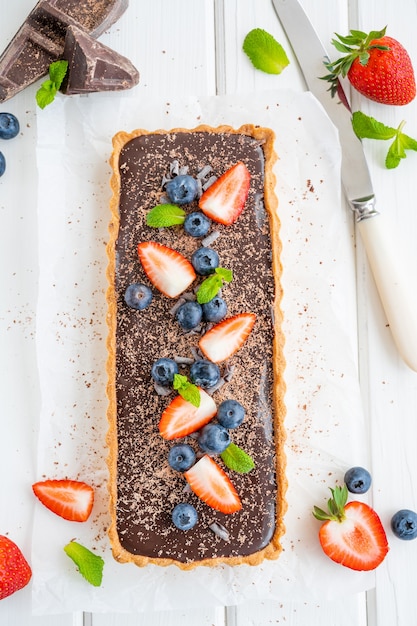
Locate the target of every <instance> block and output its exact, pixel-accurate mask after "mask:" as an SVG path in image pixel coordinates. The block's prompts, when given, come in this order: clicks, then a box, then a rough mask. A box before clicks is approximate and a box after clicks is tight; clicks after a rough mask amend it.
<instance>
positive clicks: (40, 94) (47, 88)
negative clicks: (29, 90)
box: [36, 80, 57, 109]
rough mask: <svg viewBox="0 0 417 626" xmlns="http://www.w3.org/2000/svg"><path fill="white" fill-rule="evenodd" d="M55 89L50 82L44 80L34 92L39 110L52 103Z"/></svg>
mask: <svg viewBox="0 0 417 626" xmlns="http://www.w3.org/2000/svg"><path fill="white" fill-rule="evenodd" d="M56 92H57V89H56V87H55V85H54V83H53V82H52V81H51V80H46V81H45V82H44V83H42V85H41V86H40V88H39V89H38V91H37V92H36V102H37V104H38V106H39V107H40V108H41V109H44V108H45V107H46V106H47V105H48V104H51V102H53V101H54V99H55V96H56Z"/></svg>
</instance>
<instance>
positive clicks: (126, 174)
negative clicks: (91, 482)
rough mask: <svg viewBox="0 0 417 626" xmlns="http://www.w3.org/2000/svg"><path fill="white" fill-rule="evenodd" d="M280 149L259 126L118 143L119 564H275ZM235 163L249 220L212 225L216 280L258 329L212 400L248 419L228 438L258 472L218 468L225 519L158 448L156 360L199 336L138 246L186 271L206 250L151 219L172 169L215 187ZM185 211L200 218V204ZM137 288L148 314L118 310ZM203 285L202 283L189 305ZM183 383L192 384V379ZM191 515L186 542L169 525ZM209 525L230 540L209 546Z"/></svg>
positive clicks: (110, 367) (279, 520) (189, 349)
mask: <svg viewBox="0 0 417 626" xmlns="http://www.w3.org/2000/svg"><path fill="white" fill-rule="evenodd" d="M274 141H275V137H274V133H273V131H271V130H269V129H266V128H260V127H255V126H252V125H246V126H242V127H241V128H239V129H233V128H231V127H229V126H221V127H217V128H211V127H207V126H200V127H198V128H194V129H192V130H188V129H174V130H170V131H162V130H158V131H154V132H149V131H144V130H137V131H134V132H132V133H125V132H120V133H118V134H117V135H116V136H115V137H114V138H113V153H112V156H111V166H112V178H111V188H112V199H111V221H110V226H109V230H110V240H109V244H108V247H107V252H108V258H109V265H108V272H107V275H108V281H109V288H108V292H107V301H108V327H109V335H108V355H109V356H108V364H107V371H108V388H107V394H108V400H109V405H108V420H109V431H108V435H107V443H108V447H109V455H108V467H109V473H110V478H109V492H110V513H111V526H110V529H109V537H110V541H111V546H112V551H113V555H114V557H115V559H116V560H118V561H120V562H133V563H135V564H137V565H139V566H143V565H147V564H149V563H153V564H159V565H164V566H165V565H171V564H176V565H178V566H179V567H180V568H182V569H191V568H193V567H195V566H197V565H210V566H213V565H216V564H219V563H227V564H229V565H238V564H241V563H247V564H250V565H256V564H259V563H260V562H261V561H262V560H263V559H264V558H267V559H274V558H277V557H278V556H279V554H280V551H281V545H280V540H281V537H282V535H283V533H284V523H283V517H284V513H285V509H286V503H285V491H286V478H285V457H284V452H283V446H284V438H285V432H284V425H283V421H284V414H285V405H284V393H285V384H284V378H283V372H284V357H283V344H284V339H283V335H282V329H281V326H282V313H281V309H280V301H281V296H282V290H281V284H280V277H281V269H282V268H281V262H280V248H281V244H280V239H279V226H280V223H279V218H278V214H277V205H278V201H277V198H276V196H275V192H274V186H275V175H274V174H273V171H272V167H273V165H274V163H275V161H276V158H277V157H276V154H275V151H274ZM240 161H241V162H243V163H244V164H245V165H246V167H247V168H248V170H249V172H250V187H249V192H248V196H247V199H246V203H245V207H244V209H243V211H242V213H241V214H240V216H239V217H238V219H237V220H236V221H235V223H234V224H231V225H227V226H225V225H223V224H217V223H215V222H213V223H212V225H211V231H210V234H213V232H214V233H215V235H217V238H216V239H215V240H214V241H213V243H211V244H210V245H211V247H212V248H214V249H215V250H216V251H217V253H218V255H219V257H220V266H221V267H224V268H228V269H230V270H232V271H233V280H232V282H230V283H229V284H228V285H226V286H224V288H223V292H222V297H223V298H224V299H225V300H226V301H227V305H228V316H233V315H237V314H239V313H241V312H251V313H254V314H255V315H256V322H255V325H254V328H253V330H252V332H251V334H250V336H249V338H248V339H247V341H246V342H245V344H244V345H243V347H242V348H241V349H240V350H239V351H238V352H237V353H236V354H234V355H233V356H232V357H231V358H230V359H229V360H228V361H227V362H226V363H222V364H220V367H221V369H222V374H224V373H225V372H226V369H227V371H228V372H230V370H232V371H233V376H232V377H230V376H226V378H228V380H227V381H226V382H225V384H223V386H221V387H220V388H219V389H218V390H216V391H215V392H214V393H213V394H212V398H213V400H214V401H215V403H216V405H217V406H218V404H219V403H221V402H222V401H223V400H225V399H230V398H233V399H235V400H237V401H238V402H240V403H241V404H242V405H243V406H244V407H245V409H246V416H245V420H244V421H243V423H242V424H241V425H240V426H239V427H238V428H235V429H233V431H231V435H232V441H233V443H234V444H236V445H237V446H239V447H240V448H241V449H243V450H244V451H245V452H246V453H247V454H249V455H250V456H251V457H252V459H253V462H254V468H253V469H252V470H251V471H250V472H248V473H239V472H236V471H232V470H231V469H229V468H227V467H225V466H224V465H223V463H222V460H221V458H220V457H219V456H216V457H214V459H215V460H216V462H217V463H218V464H219V465H220V466H222V467H223V470H224V471H225V473H226V474H227V475H228V477H229V478H230V481H231V482H232V484H233V485H234V487H235V489H236V491H237V493H238V494H239V497H240V499H241V503H242V508H241V509H240V510H239V511H237V512H235V513H232V514H225V513H221V512H219V511H217V510H215V509H213V508H211V507H210V506H209V505H208V504H206V503H205V502H203V501H201V500H200V499H199V498H197V496H196V495H195V494H194V493H192V492H191V491H190V490H187V489H185V486H186V481H185V479H184V476H183V475H182V474H181V473H180V472H177V471H175V470H173V469H172V468H171V467H170V465H169V463H168V452H169V450H170V448H171V447H172V446H173V445H174V444H175V443H176V441H166V440H165V439H163V438H162V437H161V435H160V432H159V430H158V423H159V420H160V417H161V414H162V413H163V411H164V409H165V408H166V406H167V405H168V404H169V402H170V401H171V400H172V397H173V395H172V394H174V395H175V393H176V392H172V394H171V395H170V396H168V397H164V396H161V395H158V394H157V393H156V391H155V389H154V385H153V381H152V379H151V367H152V364H153V363H154V362H155V361H156V359H158V358H161V357H167V358H174V357H177V356H178V355H179V356H180V357H185V360H187V359H192V358H193V355H194V357H195V355H196V349H197V347H198V341H199V338H200V336H199V335H198V334H195V333H193V332H191V333H187V332H184V331H183V330H182V329H181V328H180V327H179V324H178V323H177V321H176V319H175V317H174V316H173V313H172V307H173V305H175V302H176V299H172V298H169V297H167V296H165V295H163V294H162V293H160V292H159V291H158V290H157V289H155V288H154V287H153V286H152V285H151V283H150V282H149V280H148V278H147V276H146V274H145V273H144V270H143V268H142V265H141V263H140V261H139V258H138V251H137V249H138V248H137V246H138V244H139V243H140V242H147V241H155V242H158V243H160V244H163V245H165V246H167V247H169V248H173V249H175V250H177V251H178V252H180V253H181V254H182V255H183V256H184V257H186V258H187V259H190V258H191V255H192V253H193V252H194V251H195V250H196V249H197V248H198V247H199V246H201V245H202V243H201V240H200V239H197V238H195V237H191V236H189V235H186V234H185V233H184V229H183V227H182V226H181V225H179V226H174V227H171V228H157V229H155V228H151V227H149V226H147V223H146V216H147V214H148V213H149V211H150V210H151V209H152V208H153V207H155V206H156V205H158V204H159V203H160V202H162V201H163V200H161V197H162V196H163V194H164V189H163V185H164V180H166V178H167V177H169V176H170V172H172V167H174V168H175V165H174V166H172V164H173V163H174V164H175V163H178V166H179V167H180V168H188V174H190V175H191V176H193V177H198V176H199V175H201V172H202V171H204V169H205V168H206V167H207V166H209V167H210V168H211V171H210V176H212V175H214V176H216V177H219V176H221V175H222V174H223V173H224V172H225V171H226V170H228V169H229V168H231V167H232V166H233V165H234V164H236V163H237V162H240ZM181 171H182V170H181ZM199 173H200V174H199ZM182 208H183V209H184V210H186V211H187V212H189V211H195V210H198V201H197V200H195V201H194V202H192V203H191V204H190V205H186V206H185V205H183V206H182ZM209 236H210V235H209ZM200 278H201V277H200ZM135 282H140V283H145V284H147V285H149V286H150V287H151V288H152V292H153V299H152V302H151V304H150V305H149V307H148V308H146V309H145V310H142V311H138V310H135V309H132V308H130V307H128V306H127V305H126V303H125V300H124V293H125V290H126V288H127V286H128V285H129V284H131V283H135ZM198 283H199V279H198V278H197V280H196V281H195V284H193V285H192V286H191V287H190V291H192V290H193V289H195V287H196V286H197V285H198ZM203 326H205V325H204V324H203ZM205 330H206V329H205V328H203V330H202V332H204V331H205ZM181 373H183V374H184V375H185V376H187V375H188V370H187V367H184V370H181ZM181 441H183V440H181ZM185 441H187V442H188V443H190V444H191V445H192V446H194V447H195V448H196V449H197V444H196V439H195V438H193V437H192V436H188V437H186V438H185ZM197 458H198V457H197ZM184 501H185V502H189V503H192V504H193V506H194V507H195V508H196V510H197V512H198V523H197V524H196V525H195V526H194V527H193V528H192V529H190V530H187V531H184V530H179V529H178V528H176V527H175V526H174V524H173V522H172V520H171V512H172V509H173V508H174V506H175V505H176V504H177V503H179V502H184ZM213 523H216V524H218V525H219V527H220V528H221V529H222V530H223V532H224V531H226V534H225V535H224V534H223V536H220V535H221V534H222V533H220V534H219V533H218V532H213V530H212V528H215V527H213V526H212V525H213Z"/></svg>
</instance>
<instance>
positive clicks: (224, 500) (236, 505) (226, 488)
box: [184, 455, 242, 514]
mask: <svg viewBox="0 0 417 626" xmlns="http://www.w3.org/2000/svg"><path fill="white" fill-rule="evenodd" d="M184 476H185V478H186V480H187V482H188V484H189V485H190V487H191V489H192V491H193V492H194V493H195V494H196V496H198V497H199V498H200V500H202V501H203V502H205V503H206V504H208V505H209V506H211V507H212V508H213V509H216V510H217V511H221V512H222V513H226V514H230V513H235V512H236V511H239V510H240V509H241V508H242V503H241V501H240V498H239V496H238V494H237V491H236V489H235V488H234V486H233V484H232V483H231V481H230V479H229V477H228V476H227V474H226V473H225V472H224V471H223V470H222V468H221V467H220V466H219V465H217V463H216V462H215V461H214V460H213V459H212V458H211V457H209V456H207V455H205V456H203V457H201V459H200V460H199V461H197V463H195V464H194V465H193V466H192V467H191V468H190V469H189V470H187V471H186V472H184Z"/></svg>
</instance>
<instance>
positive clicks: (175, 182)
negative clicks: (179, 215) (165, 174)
mask: <svg viewBox="0 0 417 626" xmlns="http://www.w3.org/2000/svg"><path fill="white" fill-rule="evenodd" d="M165 189H166V192H167V194H168V198H169V199H170V200H171V202H175V204H186V203H187V202H192V201H193V200H195V199H196V197H197V194H198V183H197V181H196V179H195V178H193V177H192V176H188V174H180V175H179V176H175V178H173V179H172V180H170V181H169V182H167V184H166V186H165Z"/></svg>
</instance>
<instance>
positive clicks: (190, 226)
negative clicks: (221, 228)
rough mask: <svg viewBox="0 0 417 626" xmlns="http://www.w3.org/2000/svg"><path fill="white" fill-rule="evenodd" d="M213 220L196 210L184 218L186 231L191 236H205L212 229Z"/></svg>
mask: <svg viewBox="0 0 417 626" xmlns="http://www.w3.org/2000/svg"><path fill="white" fill-rule="evenodd" d="M210 225H211V220H210V219H209V218H208V217H207V216H206V215H204V213H201V211H195V212H194V213H189V214H188V215H187V217H186V218H185V220H184V231H185V232H186V233H187V235H191V237H204V236H205V235H207V233H208V231H209V230H210Z"/></svg>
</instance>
